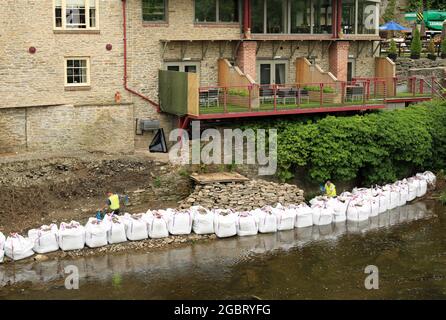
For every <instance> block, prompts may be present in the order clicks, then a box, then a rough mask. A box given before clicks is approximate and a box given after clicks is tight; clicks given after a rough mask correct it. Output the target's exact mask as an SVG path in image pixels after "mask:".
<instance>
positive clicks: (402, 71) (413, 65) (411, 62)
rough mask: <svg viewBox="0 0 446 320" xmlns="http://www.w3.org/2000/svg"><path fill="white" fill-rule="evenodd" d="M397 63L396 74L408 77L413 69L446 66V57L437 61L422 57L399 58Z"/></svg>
mask: <svg viewBox="0 0 446 320" xmlns="http://www.w3.org/2000/svg"><path fill="white" fill-rule="evenodd" d="M395 64H396V76H397V77H408V76H410V70H411V69H425V68H427V69H429V68H438V67H441V68H446V59H437V60H435V61H433V60H430V59H427V58H421V59H410V58H400V57H399V58H398V59H397V60H396V62H395Z"/></svg>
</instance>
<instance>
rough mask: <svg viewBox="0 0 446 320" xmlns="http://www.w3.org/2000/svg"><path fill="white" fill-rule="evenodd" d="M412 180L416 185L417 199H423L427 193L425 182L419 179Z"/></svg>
mask: <svg viewBox="0 0 446 320" xmlns="http://www.w3.org/2000/svg"><path fill="white" fill-rule="evenodd" d="M414 179H415V181H416V184H417V197H423V196H424V195H425V194H426V193H427V180H426V179H422V178H419V177H415V178H414Z"/></svg>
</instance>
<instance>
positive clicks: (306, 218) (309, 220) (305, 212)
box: [294, 203, 313, 228]
mask: <svg viewBox="0 0 446 320" xmlns="http://www.w3.org/2000/svg"><path fill="white" fill-rule="evenodd" d="M295 210H296V220H295V222H294V226H295V227H296V228H305V227H310V226H312V225H313V209H311V208H310V207H309V206H308V205H307V204H306V203H301V204H299V205H298V206H296V207H295Z"/></svg>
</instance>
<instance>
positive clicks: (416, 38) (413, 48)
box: [410, 28, 421, 59]
mask: <svg viewBox="0 0 446 320" xmlns="http://www.w3.org/2000/svg"><path fill="white" fill-rule="evenodd" d="M420 56H421V39H420V30H418V28H415V31H414V32H413V38H412V43H411V44H410V58H411V59H420Z"/></svg>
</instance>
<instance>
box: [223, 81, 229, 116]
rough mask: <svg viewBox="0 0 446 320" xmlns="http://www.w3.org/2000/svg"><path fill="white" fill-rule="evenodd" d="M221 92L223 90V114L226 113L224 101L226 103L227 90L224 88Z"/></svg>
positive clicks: (226, 108)
mask: <svg viewBox="0 0 446 320" xmlns="http://www.w3.org/2000/svg"><path fill="white" fill-rule="evenodd" d="M223 90H224V93H223V110H224V111H223V112H224V113H227V112H228V106H227V105H226V101H227V96H226V93H227V90H228V88H227V87H224V88H223Z"/></svg>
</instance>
